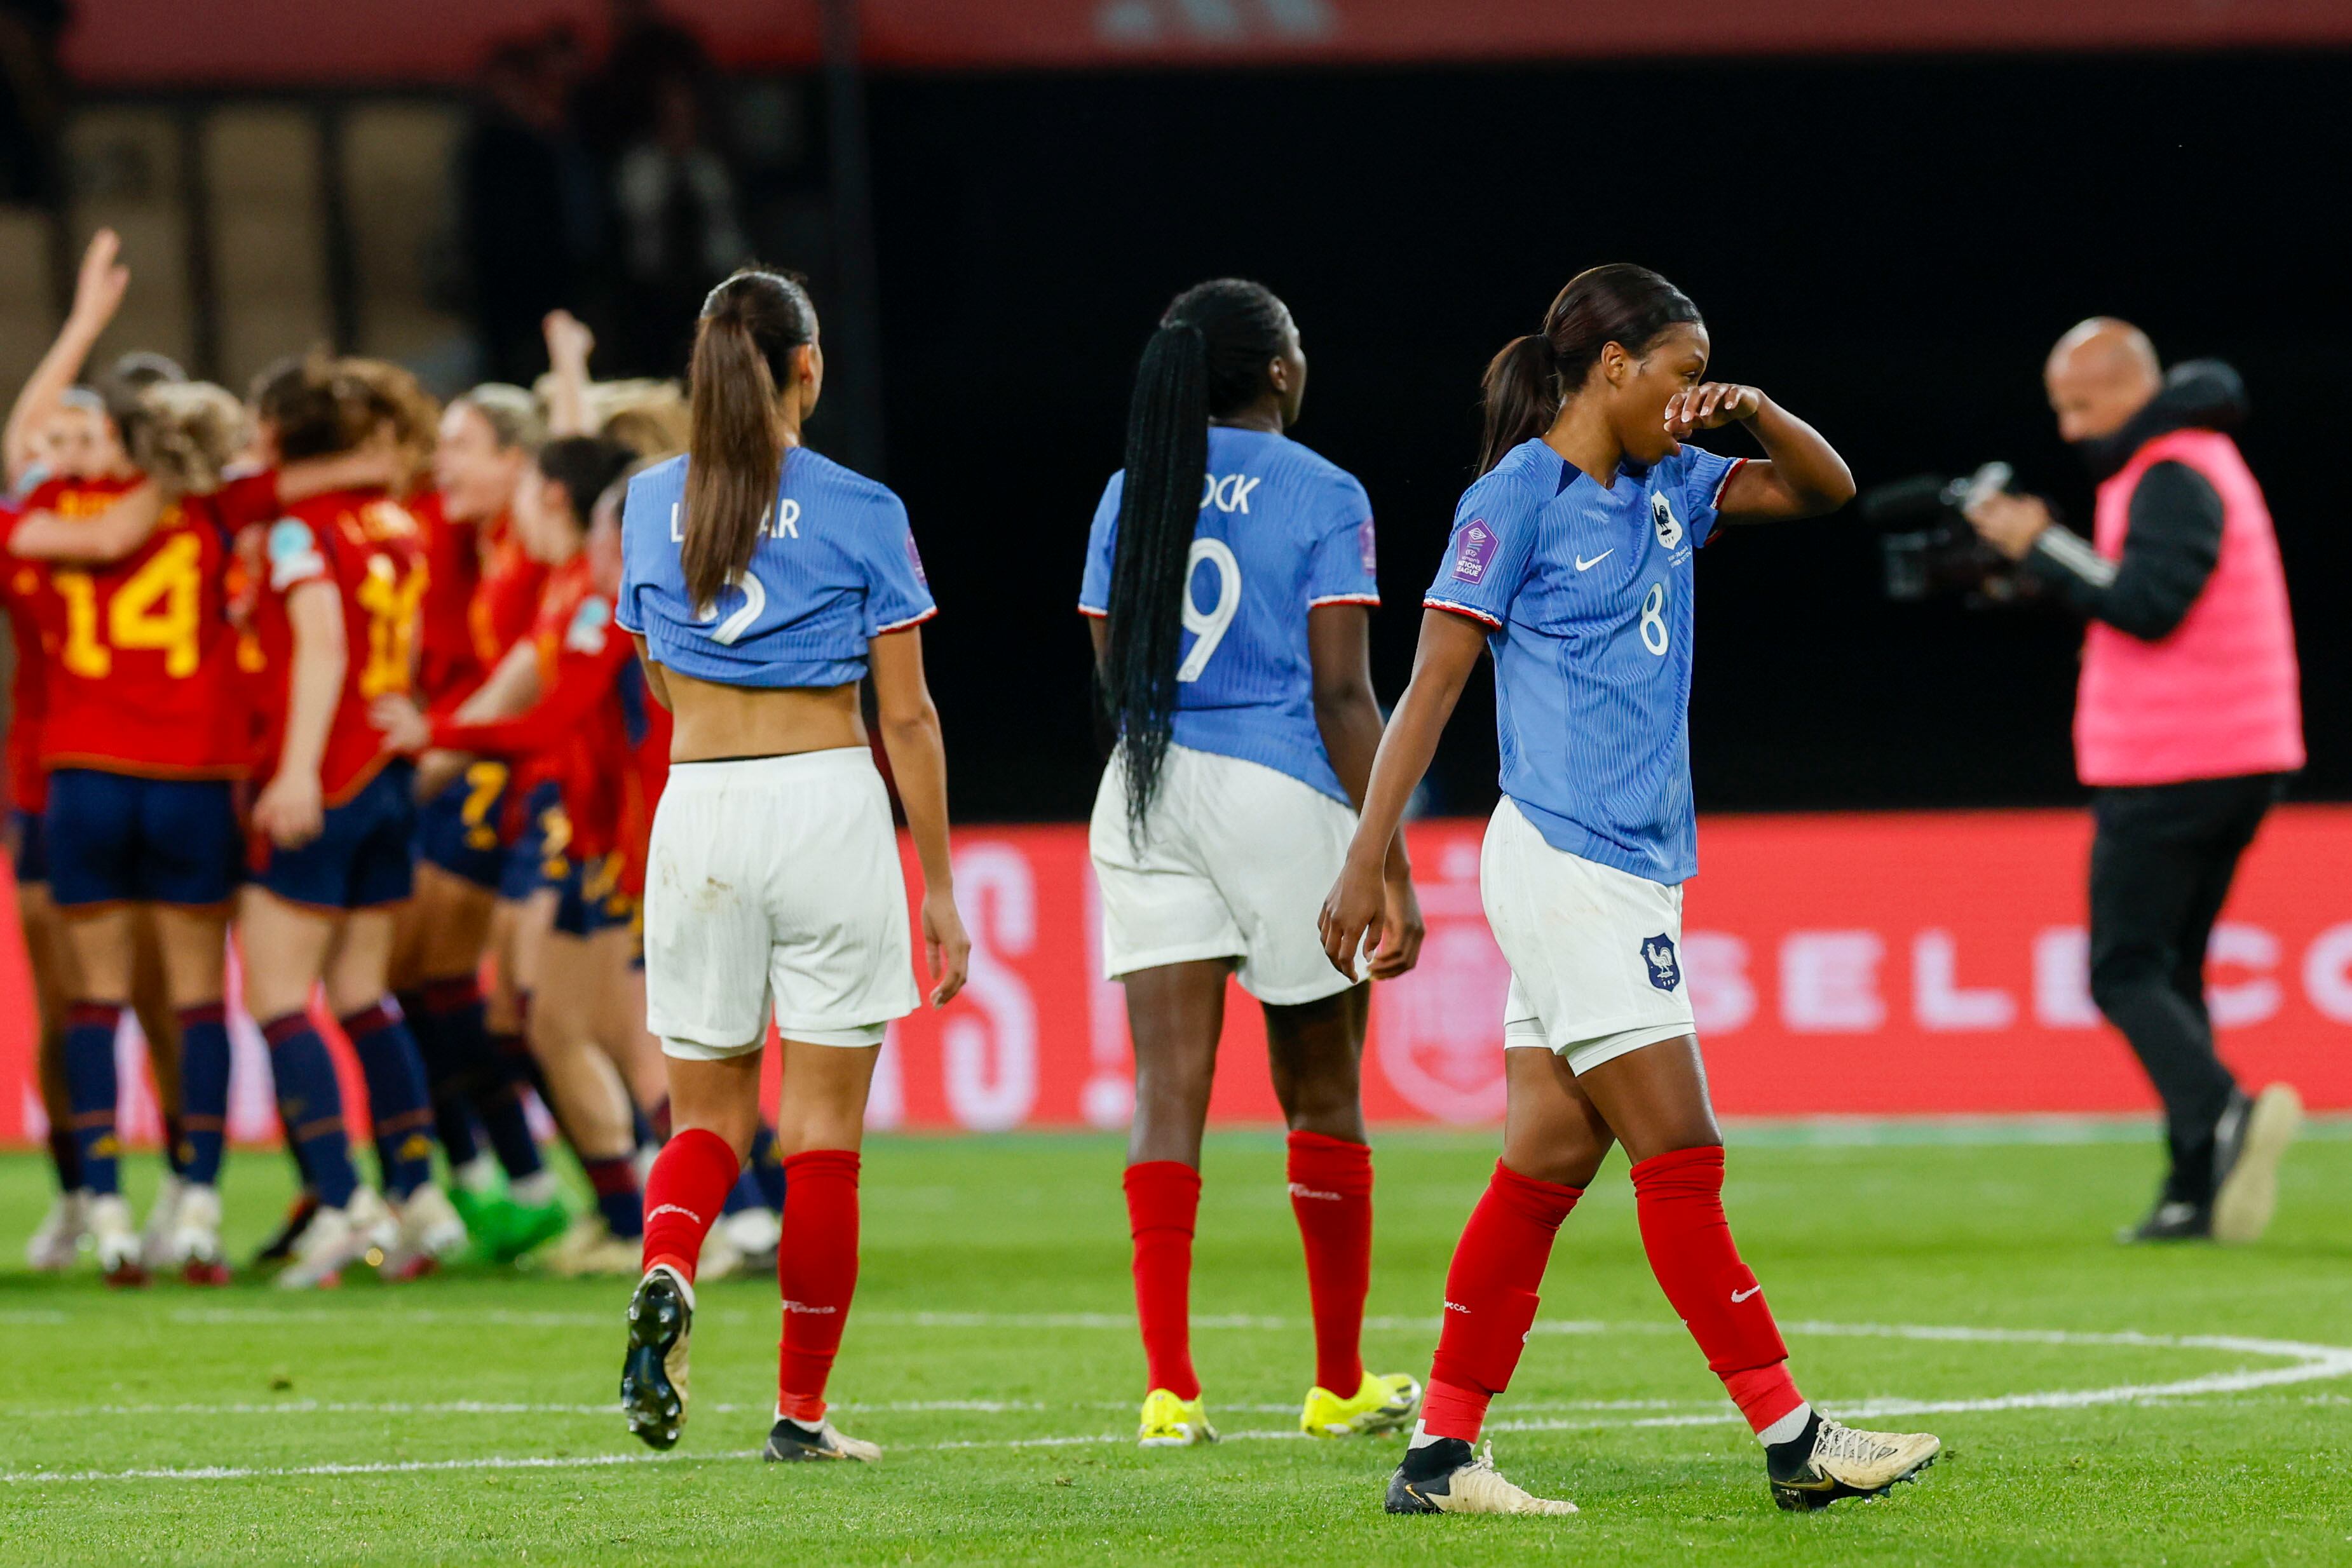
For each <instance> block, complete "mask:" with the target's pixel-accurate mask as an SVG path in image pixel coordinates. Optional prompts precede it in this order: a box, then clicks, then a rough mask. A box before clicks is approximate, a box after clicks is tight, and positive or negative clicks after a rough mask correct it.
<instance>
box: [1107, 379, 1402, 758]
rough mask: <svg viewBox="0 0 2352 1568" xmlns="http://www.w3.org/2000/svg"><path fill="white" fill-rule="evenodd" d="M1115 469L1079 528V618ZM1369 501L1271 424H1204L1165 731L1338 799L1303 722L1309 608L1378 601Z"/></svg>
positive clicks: (1315, 737)
mask: <svg viewBox="0 0 2352 1568" xmlns="http://www.w3.org/2000/svg"><path fill="white" fill-rule="evenodd" d="M1125 479H1126V475H1125V472H1124V471H1121V472H1120V473H1118V474H1114V475H1112V476H1111V478H1110V483H1109V484H1108V485H1107V486H1104V487H1103V494H1102V499H1101V501H1100V502H1099V503H1097V506H1096V507H1095V517H1094V526H1093V527H1092V528H1090V529H1089V530H1088V531H1087V567H1086V575H1085V578H1084V580H1082V581H1081V583H1080V584H1079V588H1078V610H1079V612H1080V613H1082V614H1086V615H1097V616H1099V615H1107V614H1108V613H1109V612H1110V582H1111V567H1112V564H1113V561H1114V560H1115V559H1116V557H1117V554H1118V507H1119V497H1120V496H1121V494H1122V493H1123V488H1124V482H1125ZM1377 566H1378V561H1377V559H1376V551H1375V549H1374V544H1373V536H1372V506H1371V501H1370V497H1367V496H1366V495H1365V494H1364V487H1363V486H1361V485H1360V484H1358V483H1357V482H1356V480H1355V478H1354V477H1353V476H1351V475H1349V473H1348V472H1347V471H1346V470H1344V469H1342V468H1340V467H1339V466H1338V465H1336V464H1333V463H1330V462H1328V461H1327V460H1326V459H1324V458H1322V457H1320V456H1318V455H1316V454H1315V453H1313V452H1310V451H1308V450H1307V448H1306V447H1304V446H1301V445H1300V444H1298V443H1297V442H1295V441H1292V440H1290V439H1289V438H1288V437H1286V436H1284V435H1279V434H1275V433H1273V432H1271V431H1260V430H1236V429H1233V428H1230V427H1227V426H1224V425H1213V426H1212V427H1210V430H1209V466H1208V477H1207V479H1206V482H1205V483H1204V484H1203V485H1202V490H1201V516H1200V519H1199V521H1198V522H1196V523H1195V524H1194V525H1193V529H1192V559H1191V570H1190V571H1189V572H1188V573H1187V575H1186V580H1185V589H1184V593H1185V598H1184V637H1183V643H1182V645H1181V648H1180V650H1179V651H1178V654H1177V666H1176V681H1177V687H1176V715H1175V724H1174V728H1173V732H1172V738H1173V739H1174V741H1175V743H1176V744H1177V745H1179V746H1184V747H1192V749H1193V750H1195V751H1208V752H1214V753H1216V754H1217V755H1219V756H1222V757H1235V758H1241V759H1242V760H1244V761H1246V762H1255V763H1258V764H1261V765H1262V766H1264V767H1267V768H1274V769H1275V770H1276V771H1277V772H1281V773H1286V774H1288V775H1289V776H1290V777H1291V778H1293V779H1297V780H1299V781H1300V782H1301V783H1304V784H1306V785H1308V786H1309V787H1311V788H1313V789H1318V790H1320V791H1322V792H1323V793H1324V794H1326V795H1328V796H1330V797H1331V798H1332V799H1333V800H1338V801H1340V802H1341V803H1343V804H1346V803H1349V802H1348V792H1347V790H1346V789H1344V788H1342V787H1341V785H1340V783H1339V775H1338V774H1337V773H1335V772H1333V771H1332V768H1331V759H1330V758H1329V756H1328V755H1327V754H1326V753H1325V751H1324V749H1323V733H1322V731H1321V730H1320V729H1318V728H1317V727H1316V724H1315V676H1314V669H1313V666H1312V664H1310V662H1309V660H1308V656H1307V612H1308V611H1309V610H1312V609H1313V608H1314V607H1315V606H1317V605H1318V604H1361V605H1367V606H1370V605H1377V604H1378V603H1380V601H1381V595H1380V585H1379V582H1378V578H1377V570H1376V568H1377Z"/></svg>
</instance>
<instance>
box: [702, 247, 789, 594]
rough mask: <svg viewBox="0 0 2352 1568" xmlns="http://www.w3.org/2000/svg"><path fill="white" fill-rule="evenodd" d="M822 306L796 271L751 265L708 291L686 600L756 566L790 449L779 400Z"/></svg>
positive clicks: (716, 588) (715, 591) (710, 591)
mask: <svg viewBox="0 0 2352 1568" xmlns="http://www.w3.org/2000/svg"><path fill="white" fill-rule="evenodd" d="M815 335H816V312H815V310H814V308H813V307H812V306H811V305H810V304H809V299H808V295H807V293H806V292H805V291H804V290H803V288H802V287H801V285H800V283H799V281H798V280H797V279H795V278H791V277H784V276H783V275H782V274H780V273H773V272H763V271H759V270H756V269H752V268H746V269H744V270H742V271H740V272H738V273H736V274H735V275H734V276H733V277H730V278H728V279H727V281H725V282H724V283H721V284H720V285H719V287H716V288H714V289H712V290H711V291H710V298H709V299H707V300H705V301H704V302H703V307H702V319H701V322H700V325H699V326H698V328H697V329H696V331H695V337H694V358H693V361H692V362H691V363H690V364H689V366H688V371H687V380H688V383H689V384H690V386H691V388H692V402H691V413H692V420H693V427H692V434H691V435H690V436H689V438H688V445H687V466H686V496H685V509H684V514H683V517H682V520H681V528H680V542H679V545H678V567H679V570H680V571H681V572H682V574H683V575H684V577H685V579H686V595H687V601H688V603H689V604H692V605H693V606H695V607H696V608H697V609H698V610H701V609H707V608H708V607H709V606H710V605H712V604H715V603H716V602H717V601H718V599H719V590H721V589H723V588H725V587H726V586H727V585H728V584H729V583H730V582H732V581H733V580H735V579H736V578H737V577H738V576H740V574H741V573H742V571H743V570H744V569H745V568H746V567H748V566H750V565H751V552H752V551H753V550H755V549H758V548H759V543H760V530H761V528H762V527H763V526H764V525H765V523H766V521H767V517H768V513H769V510H770V508H772V507H774V505H775V503H776V487H777V486H778V485H779V484H780V483H782V478H783V465H784V447H783V443H782V440H781V439H780V437H779V435H778V433H777V429H776V401H777V398H778V396H779V395H780V394H781V393H782V391H783V389H784V388H785V387H786V386H788V385H789V384H790V383H791V381H792V378H793V366H792V354H793V350H794V349H797V348H800V347H802V346H803V345H804V344H807V343H809V342H811V341H813V340H814V338H815Z"/></svg>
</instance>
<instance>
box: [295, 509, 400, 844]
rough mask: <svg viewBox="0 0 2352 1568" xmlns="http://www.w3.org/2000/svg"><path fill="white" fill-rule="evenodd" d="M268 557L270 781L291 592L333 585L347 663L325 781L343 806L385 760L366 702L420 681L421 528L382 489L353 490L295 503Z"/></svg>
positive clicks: (324, 762) (323, 768)
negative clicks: (339, 601) (337, 595)
mask: <svg viewBox="0 0 2352 1568" xmlns="http://www.w3.org/2000/svg"><path fill="white" fill-rule="evenodd" d="M261 551H262V559H261V560H260V561H259V562H258V563H257V567H256V570H255V577H256V585H255V586H256V589H257V603H256V606H255V609H254V612H253V621H254V627H255V631H256V634H257V641H258V643H259V646H260V650H261V654H262V657H263V659H264V660H265V661H266V678H265V680H264V681H263V682H262V683H261V685H262V690H263V692H264V695H265V702H266V707H265V711H264V714H263V718H264V726H263V740H262V751H261V757H260V758H259V763H260V768H261V770H262V777H264V778H267V777H268V774H269V773H270V772H272V771H274V770H275V769H276V768H277V766H278V753H279V751H280V750H281V748H282V747H283V746H284V743H285V737H286V715H287V700H288V695H289V685H288V683H289V679H290V677H291V674H292V671H293V652H294V632H293V627H292V624H291V622H289V621H288V619H287V613H286V600H287V596H288V595H289V594H291V593H292V592H293V591H295V590H297V589H299V588H300V587H302V586H303V585H305V584H306V583H311V582H330V583H332V584H334V585H335V587H336V588H337V590H338V591H340V592H341V596H342V601H343V636H344V640H345V643H346V653H347V657H346V658H345V661H344V665H343V689H342V695H341V697H340V698H339V699H338V701H337V703H336V706H335V716H334V721H333V723H332V724H331V727H329V729H328V732H327V749H326V753H325V756H324V757H323V758H322V759H321V761H320V768H319V783H320V788H321V789H322V790H323V791H324V792H325V795H326V800H327V803H328V804H329V805H331V806H332V805H341V803H342V802H344V801H346V800H350V799H351V798H352V796H353V795H355V794H357V793H358V792H359V791H360V789H362V787H364V786H365V785H366V783H367V781H368V780H369V779H373V778H374V777H375V775H376V773H377V771H378V770H379V769H380V768H382V767H383V759H384V751H383V734H382V732H380V731H379V730H377V729H376V727H374V725H373V724H371V723H370V722H369V720H368V706H369V705H370V704H371V703H373V702H374V701H375V699H376V698H378V697H381V696H404V695H408V694H409V693H410V691H411V690H412V688H413V685H414V679H415V656H416V628H417V620H418V614H419V611H420V607H421V606H422V604H423V601H424V598H425V584H426V582H427V580H428V575H427V569H426V565H425V539H424V535H423V531H422V530H421V529H419V528H418V527H417V526H416V519H415V517H411V516H410V515H409V513H408V511H407V509H406V508H405V507H402V506H401V505H400V504H399V503H398V502H396V501H394V500H392V499H391V498H390V497H386V496H385V495H383V493H382V492H380V491H352V490H346V491H339V492H336V493H334V494H331V495H325V496H316V497H310V499H307V500H303V501H298V502H296V503H294V504H293V505H292V506H290V507H287V508H286V510H285V515H283V516H282V517H278V519H277V520H276V521H275V522H272V523H270V524H269V525H268V527H267V528H264V529H262V530H261Z"/></svg>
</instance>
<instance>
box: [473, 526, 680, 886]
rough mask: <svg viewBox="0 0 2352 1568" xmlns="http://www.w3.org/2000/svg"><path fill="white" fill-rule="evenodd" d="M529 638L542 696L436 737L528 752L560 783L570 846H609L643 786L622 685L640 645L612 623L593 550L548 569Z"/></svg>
mask: <svg viewBox="0 0 2352 1568" xmlns="http://www.w3.org/2000/svg"><path fill="white" fill-rule="evenodd" d="M531 643H532V646H533V648H534V649H535V650H536V651H537V653H538V654H539V701H538V702H537V703H535V704H533V705H532V706H531V707H530V709H529V710H528V711H526V712H524V713H522V714H520V715H518V716H515V717H513V718H508V719H499V720H493V721H491V722H488V723H485V724H457V723H456V722H454V721H450V720H446V719H445V720H439V721H436V723H435V724H434V726H433V744H434V745H435V746H436V747H446V748H447V749H449V750H452V751H471V752H478V753H479V754H481V755H484V756H488V757H505V758H516V759H519V760H525V761H527V762H528V763H529V766H528V767H527V768H524V769H522V770H521V771H523V772H524V773H526V774H527V775H528V776H531V777H536V778H543V779H554V780H555V781H556V782H557V784H558V785H560V786H561V787H562V791H563V809H564V813H565V814H566V815H567V816H568V817H570V818H571V820H572V853H573V854H575V855H577V856H580V857H582V858H586V857H589V856H593V855H600V854H604V853H607V852H610V851H612V850H614V849H615V848H618V847H620V840H621V837H622V833H623V828H624V820H625V817H626V816H627V814H628V813H629V811H630V810H631V807H632V804H633V801H634V800H635V799H636V798H637V797H638V796H639V795H640V791H639V790H638V789H636V787H635V758H634V757H633V755H632V752H631V747H630V744H629V733H628V727H627V724H626V722H625V718H624V715H623V711H622V706H621V695H620V691H619V688H618V682H619V680H620V677H621V675H622V674H623V672H624V671H625V670H626V668H627V667H628V663H629V661H630V660H631V659H633V658H635V654H636V650H635V644H633V643H631V642H630V641H629V639H628V636H627V634H626V633H625V632H622V631H621V629H620V628H619V627H617V626H615V625H614V624H613V601H612V600H611V599H609V598H607V597H606V596H605V595H604V594H603V593H600V592H598V591H597V589H596V582H595V576H594V573H593V570H591V569H590V567H589V564H588V559H587V557H586V556H584V555H580V556H574V557H573V558H572V559H571V560H569V561H566V562H565V563H564V564H563V565H562V566H559V567H557V568H555V569H554V570H552V571H551V572H550V573H549V574H548V578H547V591H546V592H545V594H544V595H542V596H541V600H540V608H539V614H538V617H537V619H536V620H535V621H534V622H533V623H532V626H531Z"/></svg>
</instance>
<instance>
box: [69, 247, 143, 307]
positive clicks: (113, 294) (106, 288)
mask: <svg viewBox="0 0 2352 1568" xmlns="http://www.w3.org/2000/svg"><path fill="white" fill-rule="evenodd" d="M121 257H122V240H121V236H120V235H117V234H116V233H115V232H114V231H113V230H112V229H100V230H99V231H98V232H97V233H96V234H94V235H90V236H89V248H88V249H87V250H85V251H83V252H82V253H81V272H80V274H79V276H78V277H75V279H74V298H73V317H74V319H75V320H76V321H77V322H79V324H80V325H82V326H83V327H86V328H88V329H91V330H93V331H95V330H97V329H101V328H103V327H104V326H105V325H106V324H107V323H108V322H110V321H111V320H113V319H114V313H115V312H116V311H117V310H120V309H121V308H122V296H123V294H124V293H125V292H126V291H127V290H129V288H130V287H131V269H130V268H129V267H125V266H123V265H122V260H121Z"/></svg>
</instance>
